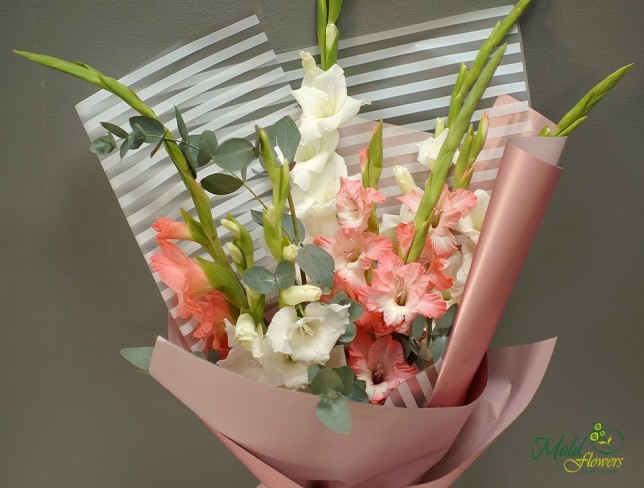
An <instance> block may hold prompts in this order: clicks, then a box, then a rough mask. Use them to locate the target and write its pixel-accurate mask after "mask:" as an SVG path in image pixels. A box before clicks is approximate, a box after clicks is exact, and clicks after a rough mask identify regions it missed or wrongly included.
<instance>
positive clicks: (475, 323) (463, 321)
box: [430, 111, 566, 407]
mask: <svg viewBox="0 0 644 488" xmlns="http://www.w3.org/2000/svg"><path fill="white" fill-rule="evenodd" d="M531 112H532V116H533V118H535V120H536V122H535V123H534V124H533V128H534V129H535V130H536V131H538V130H539V129H540V128H541V127H543V125H545V124H544V123H541V124H539V118H541V122H543V121H546V119H544V118H543V117H542V116H540V115H539V114H537V113H536V112H534V111H531ZM546 122H547V121H546ZM565 143H566V139H565V138H556V137H519V138H512V139H510V141H509V142H508V144H507V146H506V148H505V152H504V154H503V159H502V161H501V167H500V169H499V173H498V176H497V179H496V182H495V185H494V192H493V194H492V199H491V201H490V206H489V208H488V211H487V214H486V216H485V221H484V223H483V228H482V229H481V235H480V238H479V242H478V245H477V248H476V253H475V255H474V261H473V262H472V268H471V270H470V273H469V275H468V278H467V282H466V284H465V290H464V292H463V297H462V300H461V304H460V308H459V311H458V314H457V316H456V319H455V323H454V327H453V329H452V333H451V337H450V342H449V345H448V347H447V351H446V352H445V356H444V358H443V362H442V365H441V371H440V374H439V376H438V380H437V383H436V387H435V389H434V392H433V396H432V398H431V401H430V406H434V407H445V406H451V405H459V404H461V403H462V402H463V400H464V398H465V395H466V392H467V388H468V385H469V383H470V381H471V379H472V378H473V376H474V374H475V373H476V370H477V369H478V367H479V363H480V361H481V360H482V358H483V356H484V354H485V352H486V350H487V349H488V347H489V344H490V340H491V339H492V335H493V334H494V331H495V329H496V326H497V324H498V323H499V320H500V318H501V314H502V313H503V309H504V308H505V305H506V303H507V301H508V298H509V297H510V293H511V291H512V288H513V286H514V283H515V281H516V279H517V277H518V275H519V272H520V270H521V268H522V266H523V263H524V261H525V258H526V256H527V254H528V250H529V249H530V246H531V244H532V241H533V240H534V237H535V234H536V232H537V229H538V227H539V224H540V223H541V220H542V219H543V216H544V214H545V211H546V208H547V206H548V203H549V202H550V198H551V197H552V194H553V192H554V189H555V186H556V185H557V182H558V181H559V177H560V176H561V172H562V168H560V167H559V166H557V164H558V161H559V157H560V156H561V152H562V151H563V148H564V145H565Z"/></svg>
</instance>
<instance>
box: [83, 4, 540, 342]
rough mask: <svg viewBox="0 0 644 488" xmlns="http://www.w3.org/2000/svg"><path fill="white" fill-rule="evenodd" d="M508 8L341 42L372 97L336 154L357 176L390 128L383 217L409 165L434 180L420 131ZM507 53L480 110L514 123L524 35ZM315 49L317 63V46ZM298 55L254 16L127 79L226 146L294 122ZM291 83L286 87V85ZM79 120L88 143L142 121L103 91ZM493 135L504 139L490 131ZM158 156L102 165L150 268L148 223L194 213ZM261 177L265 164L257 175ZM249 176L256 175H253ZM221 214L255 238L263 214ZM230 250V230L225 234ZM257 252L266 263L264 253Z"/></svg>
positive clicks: (233, 202) (485, 168)
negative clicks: (363, 152)
mask: <svg viewBox="0 0 644 488" xmlns="http://www.w3.org/2000/svg"><path fill="white" fill-rule="evenodd" d="M510 9H511V7H500V8H493V9H487V10H481V11H478V12H472V13H468V14H463V15H458V16H454V17H450V18H447V19H442V20H435V21H431V22H427V23H423V24H418V25H413V26H408V27H404V28H400V29H395V30H390V31H385V32H379V33H374V34H370V35H365V36H360V37H356V38H352V39H345V40H342V41H341V42H340V46H339V55H338V59H339V64H340V65H341V66H342V67H343V68H344V70H345V74H346V76H347V85H348V89H349V94H350V95H351V96H353V97H354V98H359V99H367V100H370V101H371V105H369V106H365V107H363V110H362V112H361V114H360V119H356V120H355V121H352V122H350V123H349V124H347V126H345V127H344V128H343V129H342V131H341V135H342V138H341V141H340V146H339V148H338V152H339V153H340V154H341V155H342V156H344V157H345V159H346V161H347V164H348V166H349V174H353V173H355V172H357V171H358V168H359V166H358V156H357V151H358V150H359V149H360V148H362V147H365V146H367V145H368V143H369V139H370V137H371V131H372V129H373V125H374V124H373V121H376V120H380V119H384V120H385V121H386V122H387V125H386V126H385V131H384V144H385V165H386V168H385V170H384V172H383V180H382V183H381V190H382V191H383V193H385V195H386V196H388V197H391V198H389V199H388V201H387V203H386V204H385V205H383V206H382V208H381V209H380V211H381V212H388V213H397V212H396V209H397V206H398V203H397V202H396V201H395V200H393V197H394V196H397V194H398V189H397V187H396V185H395V180H394V178H393V173H392V169H391V168H392V166H393V165H394V164H402V165H405V166H407V167H408V168H409V169H410V171H411V172H412V174H414V175H415V176H416V181H417V182H419V183H421V182H422V181H424V178H426V173H425V171H426V170H425V168H424V167H422V166H421V165H420V164H418V163H417V162H416V152H417V150H416V144H417V143H419V142H421V141H422V140H424V139H426V138H427V134H426V133H425V132H423V131H430V130H433V128H434V126H435V118H436V117H437V116H445V115H446V114H447V107H448V104H449V97H450V93H451V89H452V86H453V83H454V81H455V80H456V73H457V72H458V69H459V66H460V63H461V62H466V63H471V62H472V61H473V60H474V57H475V55H476V52H477V50H478V49H479V47H480V45H481V44H482V42H483V41H484V40H485V38H486V37H487V36H488V35H489V33H490V32H491V29H492V28H493V26H494V24H495V23H496V22H497V21H499V20H501V19H502V18H503V17H504V16H505V15H506V14H507V13H508V12H509V11H510ZM507 41H508V49H507V51H506V55H505V57H504V58H503V62H502V64H501V66H500V67H499V69H498V71H497V74H496V75H495V77H494V78H493V80H492V82H491V84H490V88H489V89H488V90H487V91H486V93H485V96H484V99H483V100H482V103H481V110H480V111H478V112H477V113H476V114H475V119H478V118H480V116H481V114H482V111H483V109H488V108H489V107H491V106H492V105H493V103H494V100H495V99H496V97H497V96H498V95H501V94H510V95H512V96H513V97H514V98H515V99H517V101H516V102H513V103H509V104H507V105H504V109H503V110H505V111H508V112H509V113H514V112H517V113H520V112H523V111H525V110H527V107H528V100H529V95H528V88H527V82H526V74H525V67H524V66H525V65H524V62H523V54H522V48H521V37H520V33H519V32H518V31H517V30H516V29H515V30H514V31H512V32H511V33H510V34H509V36H508V39H507ZM308 50H309V51H311V52H313V53H315V51H316V48H310V49H308ZM301 76H302V73H301V66H300V61H299V51H292V52H287V53H283V54H280V55H279V56H277V55H276V54H275V53H274V52H273V51H272V49H271V47H270V45H269V43H268V39H267V37H266V35H265V34H264V33H263V31H262V30H261V26H260V24H259V20H258V18H257V17H256V16H251V17H249V18H246V19H243V20H241V21H239V22H237V23H235V24H232V25H230V26H228V27H226V28H224V29H220V30H218V31H216V32H213V33H212V34H209V35H207V36H205V37H201V38H199V39H196V40H194V41H192V42H189V43H186V44H185V45H182V46H180V47H178V48H176V49H172V50H170V51H168V52H166V53H164V54H162V55H160V56H158V57H157V58H155V59H154V60H153V61H150V62H148V63H146V64H145V65H144V66H142V67H141V68H139V69H137V70H135V71H134V72H132V73H130V74H129V75H127V76H125V77H123V78H122V79H121V80H120V81H121V82H123V83H125V84H127V85H129V86H130V87H131V88H133V89H134V90H135V91H136V92H137V93H138V94H139V95H140V97H141V98H142V99H143V100H145V101H146V102H147V103H148V104H149V105H150V106H151V107H152V108H153V109H154V111H155V112H156V114H157V115H158V116H159V118H160V119H161V120H162V122H163V123H164V124H165V125H166V126H167V127H168V128H169V129H170V130H172V131H173V132H174V133H175V134H176V133H177V130H176V129H177V127H176V121H175V120H174V106H177V107H178V108H179V109H180V110H181V112H182V114H183V116H184V119H185V121H186V124H187V126H188V130H189V131H190V132H191V133H201V132H202V131H203V130H206V129H209V130H213V131H215V132H216V134H217V137H218V139H219V140H220V141H221V140H225V139H227V138H230V137H252V135H253V133H254V126H255V125H260V126H269V125H271V124H272V123H274V122H276V121H277V120H278V119H280V118H281V117H283V116H284V115H287V114H288V115H291V116H292V117H293V118H297V117H298V113H297V106H296V104H295V102H294V100H293V99H292V97H291V95H290V88H291V87H294V88H295V87H297V86H299V83H300V79H301ZM289 84H290V85H289ZM76 108H77V111H78V114H79V116H80V118H81V120H82V122H83V124H84V126H85V129H86V131H87V133H88V135H89V137H90V139H91V140H93V139H95V138H97V137H100V136H101V135H104V133H105V130H104V129H103V128H102V127H101V126H100V122H111V123H113V124H116V125H119V126H122V127H124V128H126V129H127V128H128V127H127V126H128V123H127V121H128V119H129V117H131V116H133V115H136V114H135V113H134V111H133V110H131V109H130V108H129V107H128V106H127V105H126V104H125V103H124V102H122V101H120V100H119V99H117V98H116V97H114V96H113V95H111V94H109V93H107V92H99V93H97V94H95V95H93V96H91V97H89V98H88V99H86V100H84V101H82V102H80V103H79V104H78V105H77V107H76ZM494 130H496V131H497V133H496V135H495V133H494V132H493V131H494ZM521 130H522V128H521V126H520V124H519V125H517V124H513V125H511V126H508V127H503V128H497V129H493V131H491V133H490V140H491V141H492V142H493V141H494V140H495V139H498V140H504V139H505V137H506V136H507V135H509V134H511V133H520V132H521ZM150 150H151V148H150V147H148V146H144V147H143V148H142V149H139V150H138V151H129V152H128V153H127V155H126V156H125V158H124V159H123V160H121V159H120V157H119V155H118V152H116V153H113V154H111V155H109V156H106V157H103V158H101V164H102V166H103V169H104V170H105V173H106V174H107V177H108V179H109V181H110V184H111V186H112V188H113V190H114V193H115V194H116V197H117V199H118V201H119V203H120V205H121V207H122V209H123V212H124V214H125V216H126V218H127V220H128V222H129V224H130V227H131V229H132V232H133V233H134V236H135V238H136V240H137V242H138V244H139V246H140V248H141V251H142V253H143V255H144V257H145V258H146V261H147V262H148V263H149V258H150V256H151V255H152V254H154V253H155V252H156V241H155V239H154V237H155V232H154V231H153V230H152V229H151V225H152V223H153V222H154V221H155V219H156V218H157V217H158V216H164V217H168V218H172V219H175V220H178V219H179V218H180V214H179V209H180V208H184V209H185V210H188V211H191V212H192V213H194V208H193V205H192V202H191V201H190V198H189V196H188V193H187V192H186V191H185V190H184V187H183V185H182V183H181V181H180V179H179V177H178V175H177V174H176V170H175V168H174V166H173V164H172V162H171V160H170V159H169V157H167V155H166V154H165V153H164V152H163V151H159V152H158V153H157V154H156V155H155V156H154V157H152V158H150ZM502 151H503V145H502V144H500V145H499V144H496V145H495V144H488V148H486V149H485V150H484V152H483V153H482V155H481V158H479V159H480V160H481V162H479V163H477V165H479V167H480V171H478V172H477V173H476V174H475V176H474V178H473V183H474V184H475V185H474V186H478V187H484V188H487V189H489V188H490V187H491V184H492V182H493V179H494V177H495V175H496V167H497V165H495V162H496V161H498V160H499V158H500V156H501V154H502ZM255 168H256V169H257V168H258V166H257V165H256V166H255ZM215 172H217V169H216V168H215V167H213V166H212V165H211V166H208V167H206V168H204V169H202V170H200V173H199V176H200V178H203V177H205V176H207V175H209V174H212V173H215ZM249 174H252V171H250V172H249ZM249 184H250V186H252V187H253V189H254V191H255V192H256V193H257V194H258V195H260V197H263V198H264V199H266V200H268V195H269V193H270V189H271V188H270V183H269V182H268V181H266V180H260V179H255V180H253V179H250V180H249ZM211 204H212V207H213V216H214V217H215V221H216V222H218V221H219V220H220V219H221V218H222V217H224V216H226V215H227V214H228V213H231V214H232V215H233V216H235V217H236V218H238V220H239V221H240V222H241V223H242V224H249V225H248V227H249V229H251V228H253V229H254V230H253V231H252V234H253V236H254V237H256V241H257V239H258V237H259V229H257V228H256V227H255V226H254V224H253V223H252V220H251V217H250V210H251V209H259V204H257V203H256V202H255V201H254V200H252V198H251V197H250V195H249V194H248V193H245V192H243V191H241V190H240V191H239V192H237V193H236V194H233V195H229V196H226V197H214V196H213V197H212V198H211ZM218 232H219V233H220V236H221V237H222V240H224V241H225V240H226V238H227V231H226V230H225V229H224V228H223V227H221V226H219V227H218ZM180 246H181V247H182V249H183V250H184V252H186V253H187V254H188V255H191V256H193V257H194V256H197V255H202V254H201V251H200V249H199V248H198V246H197V245H195V244H193V243H180ZM257 247H258V258H261V257H262V255H263V251H262V250H261V249H259V246H257ZM155 280H156V283H157V285H158V287H159V290H160V292H161V294H162V296H163V299H164V301H165V303H166V304H167V306H168V309H169V311H170V314H171V315H172V317H173V318H174V319H175V321H176V323H177V324H178V325H179V329H180V330H181V332H182V334H183V335H184V336H185V337H186V340H187V341H188V344H189V345H190V346H191V347H193V348H195V349H198V348H199V347H200V344H199V343H198V342H196V340H195V339H192V337H191V333H192V331H193V329H194V326H195V324H194V323H192V322H189V321H188V322H186V321H184V320H182V319H178V318H177V316H176V308H177V299H176V296H175V295H174V293H173V292H172V291H171V290H170V289H168V288H167V287H166V285H165V284H164V283H163V282H161V281H160V279H159V277H158V276H156V275H155Z"/></svg>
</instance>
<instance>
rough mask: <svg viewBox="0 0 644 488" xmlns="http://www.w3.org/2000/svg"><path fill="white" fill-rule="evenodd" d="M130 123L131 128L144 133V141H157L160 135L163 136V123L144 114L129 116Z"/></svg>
mask: <svg viewBox="0 0 644 488" xmlns="http://www.w3.org/2000/svg"><path fill="white" fill-rule="evenodd" d="M130 125H131V126H132V130H134V131H138V132H141V133H142V134H144V135H145V141H146V142H157V141H158V140H159V138H160V137H164V136H165V127H163V124H162V123H161V122H159V121H158V120H157V119H153V118H152V117H146V116H145V115H136V116H134V117H130Z"/></svg>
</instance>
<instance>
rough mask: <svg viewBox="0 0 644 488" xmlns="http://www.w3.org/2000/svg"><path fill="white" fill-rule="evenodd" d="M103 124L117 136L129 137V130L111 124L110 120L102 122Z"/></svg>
mask: <svg viewBox="0 0 644 488" xmlns="http://www.w3.org/2000/svg"><path fill="white" fill-rule="evenodd" d="M101 125H102V126H103V127H105V129H107V130H108V131H109V132H111V133H112V134H114V135H115V136H116V137H120V138H121V139H127V137H128V136H127V131H126V130H125V129H122V128H121V127H119V126H118V125H115V124H111V123H109V122H101Z"/></svg>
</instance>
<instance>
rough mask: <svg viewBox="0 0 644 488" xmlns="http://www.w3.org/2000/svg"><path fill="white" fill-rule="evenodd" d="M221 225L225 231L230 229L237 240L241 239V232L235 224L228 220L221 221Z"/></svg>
mask: <svg viewBox="0 0 644 488" xmlns="http://www.w3.org/2000/svg"><path fill="white" fill-rule="evenodd" d="M221 225H223V226H224V228H225V229H228V230H229V231H230V233H231V234H232V235H233V237H234V238H235V239H238V238H239V236H240V234H241V231H240V230H239V226H238V225H237V224H236V223H235V222H233V221H232V220H228V219H221Z"/></svg>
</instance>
